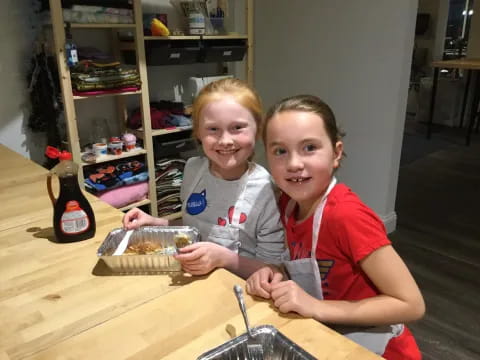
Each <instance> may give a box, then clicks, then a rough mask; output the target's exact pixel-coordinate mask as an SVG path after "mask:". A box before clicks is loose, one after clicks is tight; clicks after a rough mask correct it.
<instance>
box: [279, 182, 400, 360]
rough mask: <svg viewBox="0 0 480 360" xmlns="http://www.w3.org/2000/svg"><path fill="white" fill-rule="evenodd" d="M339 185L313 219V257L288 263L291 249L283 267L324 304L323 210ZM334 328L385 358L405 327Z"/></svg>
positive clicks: (287, 211)
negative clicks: (318, 256)
mask: <svg viewBox="0 0 480 360" xmlns="http://www.w3.org/2000/svg"><path fill="white" fill-rule="evenodd" d="M336 183H337V179H336V178H335V177H334V178H333V179H332V181H331V182H330V184H329V186H328V188H327V190H326V191H325V194H324V195H323V197H322V200H321V201H320V203H319V204H318V206H317V209H316V210H315V214H314V217H313V229H312V251H311V257H310V258H305V259H298V260H287V259H290V254H289V250H288V248H287V250H286V252H285V253H284V262H283V264H284V266H285V269H286V270H287V272H288V276H289V277H290V279H291V280H293V281H295V282H296V283H297V284H298V285H299V286H300V287H301V288H302V289H303V290H305V291H306V292H307V293H308V294H310V295H311V296H313V297H315V298H317V299H319V300H323V291H322V279H321V276H320V270H319V268H318V263H317V260H316V249H317V242H318V233H319V231H320V225H321V223H322V216H323V209H324V208H325V204H326V202H327V197H328V194H329V193H330V191H332V189H333V187H334V186H335V184H336ZM295 205H296V203H295V201H294V200H292V199H290V201H289V203H288V204H287V207H286V209H285V223H287V222H288V218H289V216H290V214H291V212H292V211H293V209H294V208H295ZM287 256H288V258H287ZM333 328H334V329H335V330H336V331H338V332H340V333H341V334H343V335H345V336H346V337H348V338H349V339H350V340H352V341H354V342H356V343H357V344H360V345H362V346H364V347H366V348H367V349H369V350H370V351H372V352H374V353H376V354H378V355H383V353H384V352H385V348H386V346H387V344H388V342H389V341H390V339H392V338H394V337H396V336H399V335H400V334H401V333H402V332H403V324H395V325H383V326H374V327H351V326H334V327H333Z"/></svg>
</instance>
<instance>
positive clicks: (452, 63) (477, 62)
mask: <svg viewBox="0 0 480 360" xmlns="http://www.w3.org/2000/svg"><path fill="white" fill-rule="evenodd" d="M432 66H433V67H441V68H448V69H470V70H480V59H465V58H462V59H453V60H440V61H433V62H432Z"/></svg>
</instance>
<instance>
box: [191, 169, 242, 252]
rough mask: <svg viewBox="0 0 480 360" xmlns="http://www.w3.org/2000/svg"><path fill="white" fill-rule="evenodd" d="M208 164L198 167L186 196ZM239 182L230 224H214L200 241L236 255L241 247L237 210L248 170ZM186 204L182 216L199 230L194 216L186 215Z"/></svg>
mask: <svg viewBox="0 0 480 360" xmlns="http://www.w3.org/2000/svg"><path fill="white" fill-rule="evenodd" d="M208 164H209V160H206V161H205V162H204V163H203V165H202V166H201V167H200V169H199V170H198V172H197V175H196V176H195V178H194V180H193V182H192V184H191V186H190V188H189V189H188V191H187V194H191V193H192V192H193V190H194V189H195V186H197V184H198V183H199V182H200V179H201V178H202V176H203V175H204V173H205V172H206V171H209V170H208ZM241 180H242V182H241V183H240V191H239V195H238V197H237V201H236V202H235V206H234V209H233V214H232V221H231V223H227V224H226V225H225V226H220V225H216V224H214V225H212V227H211V228H210V230H209V233H208V236H207V239H202V240H203V241H205V240H206V241H210V242H213V243H216V244H219V245H222V246H224V247H226V248H227V249H230V250H232V251H234V252H235V253H237V254H238V250H239V248H240V245H241V242H240V229H239V225H240V215H241V211H240V210H239V209H240V203H241V202H242V201H243V198H244V194H245V189H246V187H247V180H248V170H247V173H245V174H244V175H242V177H241ZM186 199H188V196H187V197H186ZM186 203H187V201H184V202H183V204H182V212H183V214H184V216H185V217H188V223H189V225H190V226H194V227H197V228H198V229H200V228H201V226H199V222H198V220H197V219H196V218H195V217H194V216H191V215H189V214H187V212H186ZM202 235H205V234H202Z"/></svg>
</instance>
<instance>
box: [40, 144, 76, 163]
mask: <svg viewBox="0 0 480 360" xmlns="http://www.w3.org/2000/svg"><path fill="white" fill-rule="evenodd" d="M45 155H46V156H48V157H49V158H50V159H57V158H58V159H60V160H72V153H70V152H68V151H65V150H64V151H60V150H58V149H57V148H56V147H53V146H47V148H46V149H45Z"/></svg>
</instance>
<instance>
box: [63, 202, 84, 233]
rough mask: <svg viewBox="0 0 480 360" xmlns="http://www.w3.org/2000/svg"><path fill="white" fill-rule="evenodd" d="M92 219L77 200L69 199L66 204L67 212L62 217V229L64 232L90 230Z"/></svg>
mask: <svg viewBox="0 0 480 360" xmlns="http://www.w3.org/2000/svg"><path fill="white" fill-rule="evenodd" d="M89 227H90V220H89V219H88V215H87V213H86V212H85V211H84V210H83V209H82V208H81V207H80V205H79V203H78V202H77V201H75V200H72V201H68V202H67V204H66V206H65V212H64V213H63V215H62V217H61V218H60V229H62V232H63V233H64V234H68V235H74V234H80V233H83V232H85V231H87V230H88V228H89Z"/></svg>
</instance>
